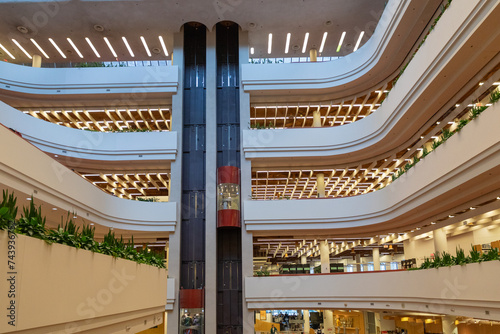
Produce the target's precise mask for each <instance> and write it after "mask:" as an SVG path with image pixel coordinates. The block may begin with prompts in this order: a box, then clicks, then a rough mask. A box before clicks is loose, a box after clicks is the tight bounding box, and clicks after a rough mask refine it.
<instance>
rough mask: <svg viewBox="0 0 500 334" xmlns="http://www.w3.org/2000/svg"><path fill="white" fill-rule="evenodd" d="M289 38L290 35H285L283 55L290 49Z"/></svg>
mask: <svg viewBox="0 0 500 334" xmlns="http://www.w3.org/2000/svg"><path fill="white" fill-rule="evenodd" d="M290 37H292V34H291V33H288V34H286V45H285V53H288V50H289V49H290Z"/></svg>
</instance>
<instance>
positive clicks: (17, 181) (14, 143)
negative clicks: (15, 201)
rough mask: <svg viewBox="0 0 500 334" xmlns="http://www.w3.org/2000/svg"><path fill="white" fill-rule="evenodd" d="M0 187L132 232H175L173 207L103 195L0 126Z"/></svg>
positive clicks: (165, 204)
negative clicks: (0, 156)
mask: <svg viewBox="0 0 500 334" xmlns="http://www.w3.org/2000/svg"><path fill="white" fill-rule="evenodd" d="M0 142H2V143H9V144H8V145H3V146H2V159H1V160H0V183H1V184H4V185H6V186H7V187H9V188H12V189H15V190H18V191H21V192H24V193H26V194H33V193H34V192H35V190H36V195H35V197H36V198H37V199H39V200H41V201H44V202H47V203H50V204H51V205H54V206H57V207H60V208H62V209H63V210H67V211H70V212H75V213H77V214H78V215H79V216H82V217H83V218H84V219H88V220H91V221H94V222H96V223H98V224H101V225H103V226H107V227H113V228H117V229H125V230H133V231H162V232H172V231H174V230H175V222H176V217H177V204H176V203H173V202H168V203H162V202H159V203H150V202H140V201H132V200H126V199H122V198H118V197H114V196H112V195H109V194H106V193H104V192H103V191H101V190H100V189H98V188H97V187H95V186H94V185H92V184H91V183H90V182H87V181H85V180H84V179H83V178H82V177H80V176H78V175H77V174H76V173H74V172H72V171H71V170H70V169H68V168H66V167H65V166H63V165H62V164H60V163H58V162H57V161H55V160H54V159H52V158H51V157H49V156H48V155H47V154H45V153H43V152H42V151H40V150H39V149H38V148H36V147H35V146H33V145H31V144H30V143H29V142H27V141H26V140H24V139H22V138H21V137H19V136H17V135H16V134H14V133H13V132H12V131H10V130H8V129H7V128H5V127H3V126H0Z"/></svg>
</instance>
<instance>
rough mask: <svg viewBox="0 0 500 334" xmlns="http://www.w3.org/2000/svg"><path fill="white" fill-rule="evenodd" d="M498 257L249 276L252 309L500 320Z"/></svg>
mask: <svg viewBox="0 0 500 334" xmlns="http://www.w3.org/2000/svg"><path fill="white" fill-rule="evenodd" d="M498 275H500V263H499V262H498V261H492V262H483V263H473V264H468V265H465V266H452V267H445V268H439V269H427V270H419V271H396V272H384V271H379V272H367V273H352V274H325V275H290V276H288V275H287V276H269V277H246V278H245V289H244V291H245V301H246V303H247V306H248V308H249V309H256V310H264V309H281V310H294V309H346V308H347V309H364V310H390V311H405V312H424V313H437V314H448V315H456V316H459V315H460V316H470V317H475V318H480V319H490V320H500V302H499V300H500V286H499V285H498V284H488V288H487V289H485V288H484V286H485V285H484V282H485V280H486V281H494V280H495V278H496V277H498Z"/></svg>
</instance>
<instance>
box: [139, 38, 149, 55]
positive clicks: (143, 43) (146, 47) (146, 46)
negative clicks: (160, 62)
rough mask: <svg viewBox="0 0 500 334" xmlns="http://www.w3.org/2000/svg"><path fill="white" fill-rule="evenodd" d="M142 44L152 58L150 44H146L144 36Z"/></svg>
mask: <svg viewBox="0 0 500 334" xmlns="http://www.w3.org/2000/svg"><path fill="white" fill-rule="evenodd" d="M141 42H142V45H144V49H145V50H146V53H147V54H148V57H151V52H150V51H149V48H148V43H146V39H145V38H144V36H141Z"/></svg>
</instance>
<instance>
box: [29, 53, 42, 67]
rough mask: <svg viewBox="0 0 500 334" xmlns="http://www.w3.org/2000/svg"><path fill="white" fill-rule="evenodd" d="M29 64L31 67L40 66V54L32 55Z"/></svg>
mask: <svg viewBox="0 0 500 334" xmlns="http://www.w3.org/2000/svg"><path fill="white" fill-rule="evenodd" d="M31 66H33V67H42V56H40V55H33V59H32V63H31Z"/></svg>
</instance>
